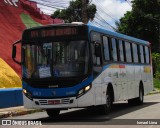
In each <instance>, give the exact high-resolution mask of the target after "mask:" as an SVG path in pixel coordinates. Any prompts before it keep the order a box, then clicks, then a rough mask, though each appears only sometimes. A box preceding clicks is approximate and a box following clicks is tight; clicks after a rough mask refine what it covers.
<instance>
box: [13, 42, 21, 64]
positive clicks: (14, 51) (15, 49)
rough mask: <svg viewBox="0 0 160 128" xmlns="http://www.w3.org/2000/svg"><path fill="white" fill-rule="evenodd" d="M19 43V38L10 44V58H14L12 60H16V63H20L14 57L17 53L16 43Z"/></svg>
mask: <svg viewBox="0 0 160 128" xmlns="http://www.w3.org/2000/svg"><path fill="white" fill-rule="evenodd" d="M19 43H21V40H18V41H16V42H15V43H14V44H13V45H12V59H13V60H14V62H16V63H17V64H21V62H19V61H17V60H16V59H15V58H16V53H17V47H16V44H19Z"/></svg>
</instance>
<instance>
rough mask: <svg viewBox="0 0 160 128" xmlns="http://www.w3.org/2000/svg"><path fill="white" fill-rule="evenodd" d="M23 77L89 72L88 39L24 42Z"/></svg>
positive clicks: (79, 74)
mask: <svg viewBox="0 0 160 128" xmlns="http://www.w3.org/2000/svg"><path fill="white" fill-rule="evenodd" d="M22 47H23V52H24V55H23V57H24V63H23V66H22V68H23V78H33V79H34V78H53V77H54V78H56V77H78V76H81V75H85V74H87V73H88V59H89V51H88V50H89V49H88V43H87V41H84V40H80V41H68V42H49V43H46V42H44V43H40V44H38V43H32V44H24V45H23V46H22Z"/></svg>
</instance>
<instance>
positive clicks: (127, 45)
mask: <svg viewBox="0 0 160 128" xmlns="http://www.w3.org/2000/svg"><path fill="white" fill-rule="evenodd" d="M125 51H126V60H127V62H132V57H131V45H130V43H128V42H125Z"/></svg>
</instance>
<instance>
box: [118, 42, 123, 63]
mask: <svg viewBox="0 0 160 128" xmlns="http://www.w3.org/2000/svg"><path fill="white" fill-rule="evenodd" d="M119 53H120V61H121V62H124V47H123V41H122V40H119Z"/></svg>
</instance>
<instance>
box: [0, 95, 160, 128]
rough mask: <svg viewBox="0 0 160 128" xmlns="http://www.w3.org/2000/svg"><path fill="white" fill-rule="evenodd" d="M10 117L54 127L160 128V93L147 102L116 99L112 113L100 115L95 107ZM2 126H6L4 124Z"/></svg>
mask: <svg viewBox="0 0 160 128" xmlns="http://www.w3.org/2000/svg"><path fill="white" fill-rule="evenodd" d="M7 119H19V120H20V121H21V120H22V119H25V120H26V119H27V120H29V121H39V122H41V123H42V125H41V126H30V128H32V127H33V128H51V127H53V125H54V127H55V126H57V127H59V128H62V127H65V128H67V127H69V128H72V127H76V128H78V127H87V128H90V127H91V128H97V125H98V127H102V128H103V127H106V125H107V128H132V127H133V128H137V127H138V128H152V127H155V128H160V94H154V95H148V96H145V97H144V104H143V105H141V106H129V105H128V104H127V102H125V101H124V102H119V103H115V104H114V106H113V110H112V112H111V113H110V114H109V115H99V114H98V113H97V112H96V111H95V110H94V109H70V110H68V111H62V112H61V114H60V116H59V117H57V118H55V119H52V118H49V117H48V116H47V114H46V112H38V113H34V114H28V115H24V116H18V117H12V118H7ZM137 124H138V125H137ZM156 124H159V125H156ZM45 125H48V126H45ZM1 127H2V128H3V126H0V128H1ZM13 127H17V126H12V128H13ZM25 127H27V126H23V128H25Z"/></svg>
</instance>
